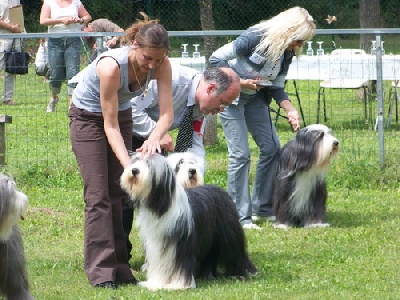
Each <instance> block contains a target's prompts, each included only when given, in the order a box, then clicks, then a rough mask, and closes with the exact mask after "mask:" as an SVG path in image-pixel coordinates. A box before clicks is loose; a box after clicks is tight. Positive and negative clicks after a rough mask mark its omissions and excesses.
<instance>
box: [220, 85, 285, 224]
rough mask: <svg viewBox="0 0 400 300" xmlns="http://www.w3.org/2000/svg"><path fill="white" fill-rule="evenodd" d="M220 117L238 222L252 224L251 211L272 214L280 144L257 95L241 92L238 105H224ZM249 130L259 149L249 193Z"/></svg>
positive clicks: (261, 214)
mask: <svg viewBox="0 0 400 300" xmlns="http://www.w3.org/2000/svg"><path fill="white" fill-rule="evenodd" d="M220 120H221V125H222V128H223V130H224V134H225V138H226V142H227V145H228V152H229V163H228V193H229V194H230V196H231V197H232V199H233V201H234V202H235V204H236V209H237V212H238V214H239V219H240V223H241V224H242V225H243V224H247V223H251V216H252V214H254V215H258V216H263V217H270V216H272V215H273V208H272V187H273V179H274V174H275V169H276V162H277V155H278V152H279V149H280V143H279V138H278V136H277V133H276V130H275V126H274V124H273V121H272V120H271V116H270V113H269V109H268V106H267V105H266V103H265V101H264V99H263V98H262V96H261V95H259V94H256V95H253V96H250V95H246V94H243V93H241V94H240V98H239V102H238V104H237V105H236V104H232V105H230V106H229V107H227V108H225V110H224V111H223V112H221V113H220ZM248 133H250V135H251V137H252V138H253V140H254V141H255V143H256V145H257V147H258V150H259V158H258V162H257V166H256V174H255V178H254V182H253V191H252V195H251V196H250V185H251V183H250V180H249V174H250V164H251V152H250V148H249V142H248V138H249V135H248Z"/></svg>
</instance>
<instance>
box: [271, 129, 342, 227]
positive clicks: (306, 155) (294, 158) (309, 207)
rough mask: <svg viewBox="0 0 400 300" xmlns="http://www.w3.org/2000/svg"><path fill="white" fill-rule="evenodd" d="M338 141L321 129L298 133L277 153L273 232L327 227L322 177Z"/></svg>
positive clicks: (325, 198) (326, 193)
mask: <svg viewBox="0 0 400 300" xmlns="http://www.w3.org/2000/svg"><path fill="white" fill-rule="evenodd" d="M338 150H339V141H338V140H337V139H336V137H335V136H333V134H332V131H331V130H330V129H329V128H328V127H327V126H325V125H322V124H313V125H309V126H307V127H305V128H303V129H301V130H299V131H298V132H297V134H296V136H295V137H294V138H293V139H292V140H290V141H289V142H288V143H287V144H286V145H285V146H284V147H283V148H282V149H281V151H280V154H279V158H278V163H277V172H276V178H275V184H274V193H273V203H274V212H275V216H276V223H275V225H274V226H275V227H276V228H288V227H292V226H296V227H306V228H307V227H327V226H329V224H328V223H325V213H326V201H327V197H328V192H327V188H326V181H325V178H326V174H327V171H328V167H329V164H330V162H331V160H332V159H333V158H334V157H335V156H336V155H337V153H338Z"/></svg>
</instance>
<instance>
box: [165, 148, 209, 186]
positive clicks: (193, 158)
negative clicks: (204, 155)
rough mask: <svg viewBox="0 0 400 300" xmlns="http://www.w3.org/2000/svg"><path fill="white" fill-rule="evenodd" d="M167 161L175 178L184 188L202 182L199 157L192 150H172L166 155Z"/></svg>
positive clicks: (198, 184)
mask: <svg viewBox="0 0 400 300" xmlns="http://www.w3.org/2000/svg"><path fill="white" fill-rule="evenodd" d="M167 162H168V163H169V165H170V166H171V168H172V169H173V170H174V172H175V175H176V180H177V182H178V183H180V184H182V185H183V187H184V188H185V189H189V188H193V187H196V186H200V185H203V184H204V177H203V171H202V170H201V168H200V167H199V166H200V164H201V162H200V158H199V157H198V156H197V155H196V154H194V153H193V152H190V151H186V152H174V153H171V154H169V155H168V156H167Z"/></svg>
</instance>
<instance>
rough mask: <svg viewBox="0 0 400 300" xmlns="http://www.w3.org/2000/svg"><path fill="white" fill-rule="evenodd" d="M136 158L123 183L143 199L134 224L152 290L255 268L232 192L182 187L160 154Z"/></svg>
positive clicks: (244, 274)
mask: <svg viewBox="0 0 400 300" xmlns="http://www.w3.org/2000/svg"><path fill="white" fill-rule="evenodd" d="M131 159H132V163H131V165H130V166H129V167H127V168H125V170H124V172H123V174H122V176H121V186H122V188H123V189H124V190H125V191H126V192H127V193H128V194H129V196H130V198H131V199H136V200H137V201H139V204H138V214H137V217H136V225H137V226H138V227H139V232H140V237H141V239H142V241H143V244H144V247H145V255H146V262H147V281H144V282H140V283H139V284H140V285H142V286H144V287H146V288H148V289H150V290H157V289H186V288H195V287H196V283H195V279H196V278H204V279H210V278H213V277H214V276H217V267H218V271H222V272H223V275H225V276H238V277H240V278H247V277H248V275H249V274H253V273H256V271H257V270H256V267H255V266H254V265H253V263H252V262H251V261H250V259H249V257H248V254H247V249H246V239H245V235H244V231H243V228H242V227H241V226H240V223H239V217H238V214H237V212H236V208H235V205H234V203H233V201H232V198H231V197H230V196H229V195H228V193H227V192H226V191H225V190H223V189H222V188H220V187H217V186H214V185H203V186H199V187H195V188H190V189H186V190H185V189H184V188H183V186H182V185H181V184H178V183H177V179H176V175H175V173H174V171H173V169H172V168H171V166H170V165H169V164H168V162H167V160H166V158H164V157H163V156H161V155H159V154H155V155H153V156H152V157H149V158H145V159H140V158H139V156H137V155H136V156H132V157H131Z"/></svg>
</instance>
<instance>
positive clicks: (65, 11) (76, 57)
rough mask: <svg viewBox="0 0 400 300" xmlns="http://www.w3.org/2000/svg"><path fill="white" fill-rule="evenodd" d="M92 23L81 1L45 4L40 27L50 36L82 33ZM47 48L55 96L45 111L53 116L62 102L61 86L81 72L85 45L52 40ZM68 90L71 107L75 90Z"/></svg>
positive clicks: (60, 0)
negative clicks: (85, 25)
mask: <svg viewBox="0 0 400 300" xmlns="http://www.w3.org/2000/svg"><path fill="white" fill-rule="evenodd" d="M91 19H92V17H91V16H90V15H89V13H88V12H87V10H86V8H85V7H84V6H83V4H82V2H81V1H80V0H44V2H43V5H42V9H41V12H40V24H41V25H47V26H48V32H49V33H67V32H80V31H81V28H80V26H81V25H82V24H83V23H87V22H89V21H90V20H91ZM47 44H48V51H49V53H48V55H49V66H50V80H49V85H50V89H51V94H52V95H51V99H50V101H49V104H48V105H47V109H46V111H47V112H53V111H54V109H55V107H56V104H57V103H58V101H59V98H58V95H59V94H60V92H61V85H62V82H63V81H64V80H66V79H67V80H69V79H71V78H72V77H73V76H75V75H76V74H77V73H78V72H79V71H80V63H81V45H82V44H81V39H80V38H79V37H59V38H49V39H48V42H47ZM67 89H68V98H69V102H70V103H71V96H72V92H73V89H74V87H70V86H68V87H67Z"/></svg>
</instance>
